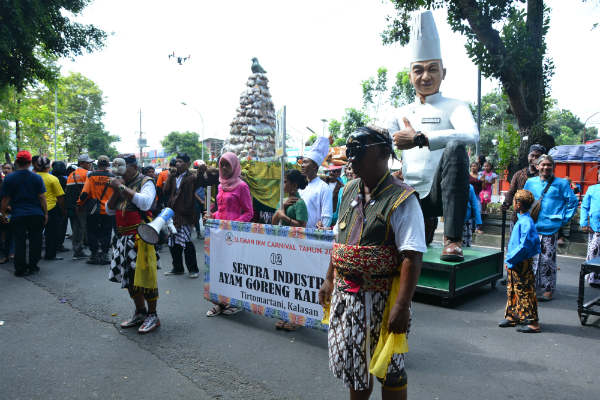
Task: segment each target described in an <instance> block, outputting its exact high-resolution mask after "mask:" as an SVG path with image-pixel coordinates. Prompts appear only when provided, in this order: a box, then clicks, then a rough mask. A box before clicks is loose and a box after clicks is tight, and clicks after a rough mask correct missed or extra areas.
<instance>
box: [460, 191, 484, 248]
mask: <svg viewBox="0 0 600 400" xmlns="http://www.w3.org/2000/svg"><path fill="white" fill-rule="evenodd" d="M482 223H483V222H482V221H481V210H480V209H479V199H478V198H477V196H476V195H475V189H474V188H473V185H469V202H468V203H467V215H465V225H464V228H463V246H465V247H471V241H472V240H473V231H474V230H475V229H478V227H479V226H480V225H481V224H482Z"/></svg>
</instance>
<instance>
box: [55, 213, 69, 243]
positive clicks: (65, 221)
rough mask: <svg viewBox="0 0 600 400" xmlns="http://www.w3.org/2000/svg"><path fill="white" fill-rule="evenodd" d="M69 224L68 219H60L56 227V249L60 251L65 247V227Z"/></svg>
mask: <svg viewBox="0 0 600 400" xmlns="http://www.w3.org/2000/svg"><path fill="white" fill-rule="evenodd" d="M68 224H69V218H68V217H61V219H60V224H59V225H58V238H57V239H56V248H57V249H60V248H62V247H63V246H64V245H65V236H67V225H68Z"/></svg>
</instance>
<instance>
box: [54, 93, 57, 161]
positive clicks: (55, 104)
mask: <svg viewBox="0 0 600 400" xmlns="http://www.w3.org/2000/svg"><path fill="white" fill-rule="evenodd" d="M57 137H58V89H57V87H54V161H56V138H57Z"/></svg>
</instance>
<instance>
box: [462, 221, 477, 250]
mask: <svg viewBox="0 0 600 400" xmlns="http://www.w3.org/2000/svg"><path fill="white" fill-rule="evenodd" d="M474 226H475V224H474V223H473V220H468V221H467V222H465V224H464V225H463V240H462V243H463V246H465V247H471V243H472V241H473V231H474V230H475V228H474Z"/></svg>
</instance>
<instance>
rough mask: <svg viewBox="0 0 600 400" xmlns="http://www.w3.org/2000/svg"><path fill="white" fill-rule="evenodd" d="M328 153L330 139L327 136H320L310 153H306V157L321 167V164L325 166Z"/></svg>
mask: <svg viewBox="0 0 600 400" xmlns="http://www.w3.org/2000/svg"><path fill="white" fill-rule="evenodd" d="M328 153H329V139H328V138H326V137H325V136H319V137H317V140H316V141H315V143H314V144H313V146H312V148H311V149H310V151H309V152H308V153H306V155H305V156H304V157H306V158H310V159H311V160H313V161H314V162H315V163H317V166H320V165H321V164H323V161H324V160H325V157H327V154H328Z"/></svg>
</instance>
